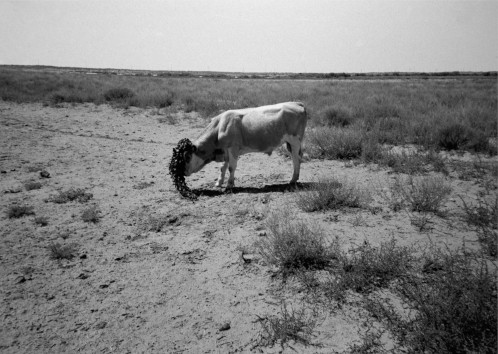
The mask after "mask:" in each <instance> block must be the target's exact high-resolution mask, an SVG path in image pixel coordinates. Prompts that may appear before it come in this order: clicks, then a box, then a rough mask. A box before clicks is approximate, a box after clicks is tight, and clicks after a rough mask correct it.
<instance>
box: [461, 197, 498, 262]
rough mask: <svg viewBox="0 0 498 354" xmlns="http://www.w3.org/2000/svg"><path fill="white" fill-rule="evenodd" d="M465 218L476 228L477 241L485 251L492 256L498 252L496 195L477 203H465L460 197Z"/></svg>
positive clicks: (497, 199) (497, 207)
mask: <svg viewBox="0 0 498 354" xmlns="http://www.w3.org/2000/svg"><path fill="white" fill-rule="evenodd" d="M462 202H463V206H464V211H465V220H466V221H467V223H468V224H469V225H471V226H473V227H475V228H476V231H477V236H478V238H479V242H480V243H481V246H482V248H483V249H484V251H485V253H486V254H487V255H488V256H490V257H493V258H496V257H497V252H498V248H497V247H498V231H497V230H498V195H495V196H494V200H491V201H488V200H485V199H481V200H479V201H478V204H477V205H467V203H465V201H464V200H463V199H462Z"/></svg>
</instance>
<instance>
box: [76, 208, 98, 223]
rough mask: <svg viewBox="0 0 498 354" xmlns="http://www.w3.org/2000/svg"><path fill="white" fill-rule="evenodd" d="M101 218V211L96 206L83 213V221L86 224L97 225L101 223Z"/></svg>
mask: <svg viewBox="0 0 498 354" xmlns="http://www.w3.org/2000/svg"><path fill="white" fill-rule="evenodd" d="M100 217H101V211H100V209H99V208H98V207H97V206H96V205H93V206H91V207H89V208H87V209H85V210H83V212H82V213H81V219H82V220H83V221H84V222H92V223H94V224H96V223H98V222H99V221H100Z"/></svg>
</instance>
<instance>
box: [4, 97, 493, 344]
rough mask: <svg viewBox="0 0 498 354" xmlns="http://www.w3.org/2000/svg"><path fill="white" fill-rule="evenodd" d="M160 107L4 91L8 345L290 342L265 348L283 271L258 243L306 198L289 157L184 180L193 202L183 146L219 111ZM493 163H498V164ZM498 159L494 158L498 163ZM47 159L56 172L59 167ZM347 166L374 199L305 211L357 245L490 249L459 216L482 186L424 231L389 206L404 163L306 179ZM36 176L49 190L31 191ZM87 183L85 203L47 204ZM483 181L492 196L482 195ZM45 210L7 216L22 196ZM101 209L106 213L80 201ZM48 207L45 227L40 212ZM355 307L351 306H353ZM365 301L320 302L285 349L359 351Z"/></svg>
mask: <svg viewBox="0 0 498 354" xmlns="http://www.w3.org/2000/svg"><path fill="white" fill-rule="evenodd" d="M158 118H160V115H157V112H155V111H152V110H142V109H134V108H131V109H128V110H122V109H113V108H111V107H109V106H95V105H93V104H83V105H77V106H69V105H68V106H64V107H61V108H52V107H43V106H42V105H41V104H22V105H18V104H13V103H6V102H1V101H0V170H1V172H2V173H1V175H0V182H1V188H0V192H1V193H2V198H1V199H0V209H1V211H2V215H1V216H0V225H1V227H0V230H1V231H0V237H1V242H2V247H1V248H0V264H1V266H0V281H1V284H2V287H1V292H0V303H1V306H0V316H1V318H2V326H1V329H0V350H1V351H2V352H5V353H23V352H26V353H35V352H36V353H53V352H102V353H113V352H116V353H139V352H149V353H150V352H158V353H166V352H168V353H211V352H213V353H216V352H220V353H229V352H251V351H252V352H265V353H273V352H279V351H281V350H282V349H281V348H280V347H279V346H278V345H277V346H275V347H272V348H267V347H263V346H258V338H259V337H260V333H261V326H260V324H259V319H260V318H261V317H264V316H266V315H267V314H276V313H277V312H278V311H279V310H280V303H281V300H282V298H285V299H288V300H289V301H299V300H298V299H299V294H291V293H285V294H284V293H282V292H281V291H279V287H278V284H277V282H278V281H277V280H276V279H275V278H274V277H273V273H272V270H271V269H270V268H269V267H267V266H266V265H264V264H262V262H261V261H260V258H259V257H258V255H256V254H254V253H255V251H254V244H255V242H257V241H258V239H259V238H261V237H265V234H266V231H265V227H264V219H265V217H266V216H267V215H268V213H269V211H270V210H272V209H273V208H279V207H284V208H292V209H297V207H296V204H295V201H294V199H293V198H294V196H293V195H294V193H295V192H294V191H293V190H292V189H290V188H288V186H287V182H288V181H289V180H290V177H291V174H292V163H291V161H290V160H289V159H287V158H285V157H284V156H281V155H278V154H273V155H272V156H270V157H268V156H266V155H263V154H250V155H245V156H243V157H242V158H241V159H240V160H239V163H238V168H237V172H236V182H235V183H236V188H235V189H234V191H233V192H232V193H224V192H223V191H221V190H219V189H216V188H215V187H214V183H215V180H216V177H217V174H218V171H219V167H220V166H219V165H218V164H216V163H212V164H210V165H208V166H206V167H205V168H204V170H202V171H200V172H199V173H197V174H195V175H193V176H191V177H188V178H187V183H188V185H189V187H190V188H192V189H193V190H196V191H201V192H202V193H201V195H200V196H199V198H198V200H196V201H195V202H192V201H190V200H188V199H184V198H182V197H181V196H180V194H179V193H178V192H177V191H176V189H175V187H174V185H173V183H172V181H171V178H170V176H169V175H168V163H169V161H170V159H171V154H172V148H173V147H174V146H175V145H176V143H177V142H178V141H179V140H180V139H181V138H189V139H191V140H194V139H195V138H196V137H197V135H198V134H199V133H200V132H201V131H202V129H203V128H204V126H205V125H206V124H207V122H206V121H204V120H203V119H201V118H200V117H198V116H196V114H195V113H189V114H183V113H178V114H176V116H175V120H174V122H175V124H168V123H167V122H165V121H164V120H162V122H161V120H160V119H158ZM492 162H493V161H492ZM494 162H496V161H494ZM40 171H46V172H48V173H49V176H48V178H47V177H43V176H41V175H40ZM328 176H336V177H340V178H346V179H348V180H354V181H356V182H357V183H358V184H359V185H361V186H363V187H364V188H365V189H367V190H369V191H370V192H371V193H372V195H373V200H372V202H371V208H370V209H360V210H355V211H351V210H340V211H333V212H319V213H309V214H305V213H303V212H299V214H300V215H301V216H303V217H304V218H306V219H308V220H311V221H313V222H314V223H317V224H319V225H321V226H322V227H323V228H324V229H325V230H326V231H327V233H328V234H329V235H330V237H331V238H333V237H335V236H339V237H340V239H341V240H342V241H343V243H344V244H345V245H348V244H360V243H361V242H363V241H364V240H365V239H368V240H369V242H371V243H372V244H379V243H380V242H382V241H387V240H389V239H390V238H392V237H395V238H396V239H397V240H398V242H399V244H400V245H412V244H415V243H419V244H424V243H427V242H429V241H432V242H434V243H436V244H439V245H448V247H458V246H460V245H462V243H463V242H464V241H465V243H466V245H467V247H471V248H474V249H478V248H479V247H480V246H479V243H478V238H477V235H476V233H475V232H474V231H473V230H471V229H470V228H469V227H467V225H466V224H465V223H464V222H463V221H462V219H461V217H460V213H461V207H462V200H461V199H460V196H462V198H463V199H464V200H465V201H467V202H469V203H474V204H475V203H476V201H477V200H478V198H479V195H480V193H481V192H482V184H480V183H476V178H469V179H467V180H466V179H460V178H457V177H456V176H453V177H452V176H450V178H449V179H448V181H449V183H450V184H451V187H452V194H451V197H450V199H449V201H448V202H447V203H446V205H445V206H444V208H445V210H446V211H447V212H446V216H445V217H444V218H443V217H441V216H433V217H432V218H431V228H430V229H428V230H427V231H424V232H420V231H419V230H418V229H417V228H416V227H415V226H414V225H412V223H411V222H410V220H411V218H412V215H410V214H409V213H408V212H393V211H391V210H390V209H389V208H388V206H387V205H386V203H385V201H383V200H382V198H380V197H379V196H378V194H376V192H377V191H378V190H382V189H383V188H386V186H387V185H388V183H389V181H390V180H392V179H393V178H394V176H393V175H392V174H390V173H388V170H386V169H377V168H375V167H372V166H354V165H352V164H350V163H344V162H339V161H322V160H310V161H306V162H305V163H303V164H302V167H301V179H300V181H301V183H302V185H303V186H306V185H309V184H311V183H314V182H315V181H316V180H317V178H319V177H328ZM27 181H37V182H40V183H41V185H42V186H41V188H39V189H32V190H26V189H25V188H24V187H23V186H24V184H25V183H26V182H27ZM71 188H75V189H78V188H81V189H83V190H85V191H86V192H88V193H91V194H92V195H93V197H92V198H91V199H89V200H87V201H84V202H80V201H69V202H67V203H64V204H57V203H53V202H50V201H49V200H50V197H51V196H53V195H56V194H57V193H59V192H60V191H66V190H69V189H71ZM481 194H482V193H481ZM14 204H17V205H26V206H32V207H33V208H34V209H33V210H34V213H35V214H34V215H26V216H24V217H20V218H8V216H7V214H6V213H5V211H6V210H8V208H9V207H10V206H11V205H14ZM93 206H95V207H96V208H98V210H100V214H99V219H98V221H97V222H85V221H84V220H83V219H82V216H81V215H82V213H83V211H84V210H85V209H88V208H89V207H93ZM40 216H42V217H45V218H46V219H47V224H46V225H44V226H41V225H40V224H39V223H36V222H35V221H34V219H35V218H36V217H40ZM55 243H59V244H60V245H72V246H71V247H74V250H75V251H74V252H75V254H74V257H72V258H71V259H59V260H56V259H52V258H51V257H50V250H49V247H50V246H51V245H53V244H55ZM348 311H349V313H348ZM354 313H355V310H354V309H349V310H348V309H344V310H343V311H342V312H339V313H329V312H323V313H320V316H319V317H320V318H319V321H318V322H317V327H316V329H315V332H314V333H315V335H314V338H313V340H312V343H313V344H314V345H311V346H305V345H303V344H300V343H295V344H291V345H290V346H287V347H285V348H284V349H283V352H285V353H293V352H300V353H331V352H334V351H335V352H340V351H344V350H347V349H348V348H349V347H350V346H351V344H352V343H354V342H355V341H358V338H359V334H360V333H362V320H361V316H360V315H361V314H360V313H358V314H356V315H354Z"/></svg>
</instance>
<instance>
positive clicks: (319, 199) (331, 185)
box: [295, 178, 369, 212]
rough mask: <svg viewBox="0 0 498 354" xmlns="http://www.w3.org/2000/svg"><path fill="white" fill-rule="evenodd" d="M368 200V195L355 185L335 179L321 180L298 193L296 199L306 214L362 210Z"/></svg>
mask: <svg viewBox="0 0 498 354" xmlns="http://www.w3.org/2000/svg"><path fill="white" fill-rule="evenodd" d="M368 199H369V195H368V193H367V192H366V191H365V190H362V189H361V188H359V187H358V186H357V185H356V184H355V183H353V182H349V181H341V182H340V181H339V180H337V179H335V178H329V179H321V180H319V181H318V182H316V183H314V184H312V185H311V186H310V187H307V188H304V189H303V190H301V191H299V192H298V193H296V197H295V201H296V204H297V206H298V207H299V208H300V209H302V210H303V211H306V212H313V211H319V210H334V209H339V208H344V207H346V208H347V207H349V208H360V207H363V206H365V205H366V203H367V201H368Z"/></svg>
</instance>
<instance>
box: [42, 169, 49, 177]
mask: <svg viewBox="0 0 498 354" xmlns="http://www.w3.org/2000/svg"><path fill="white" fill-rule="evenodd" d="M40 177H41V178H50V173H48V171H45V170H43V171H40Z"/></svg>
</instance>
